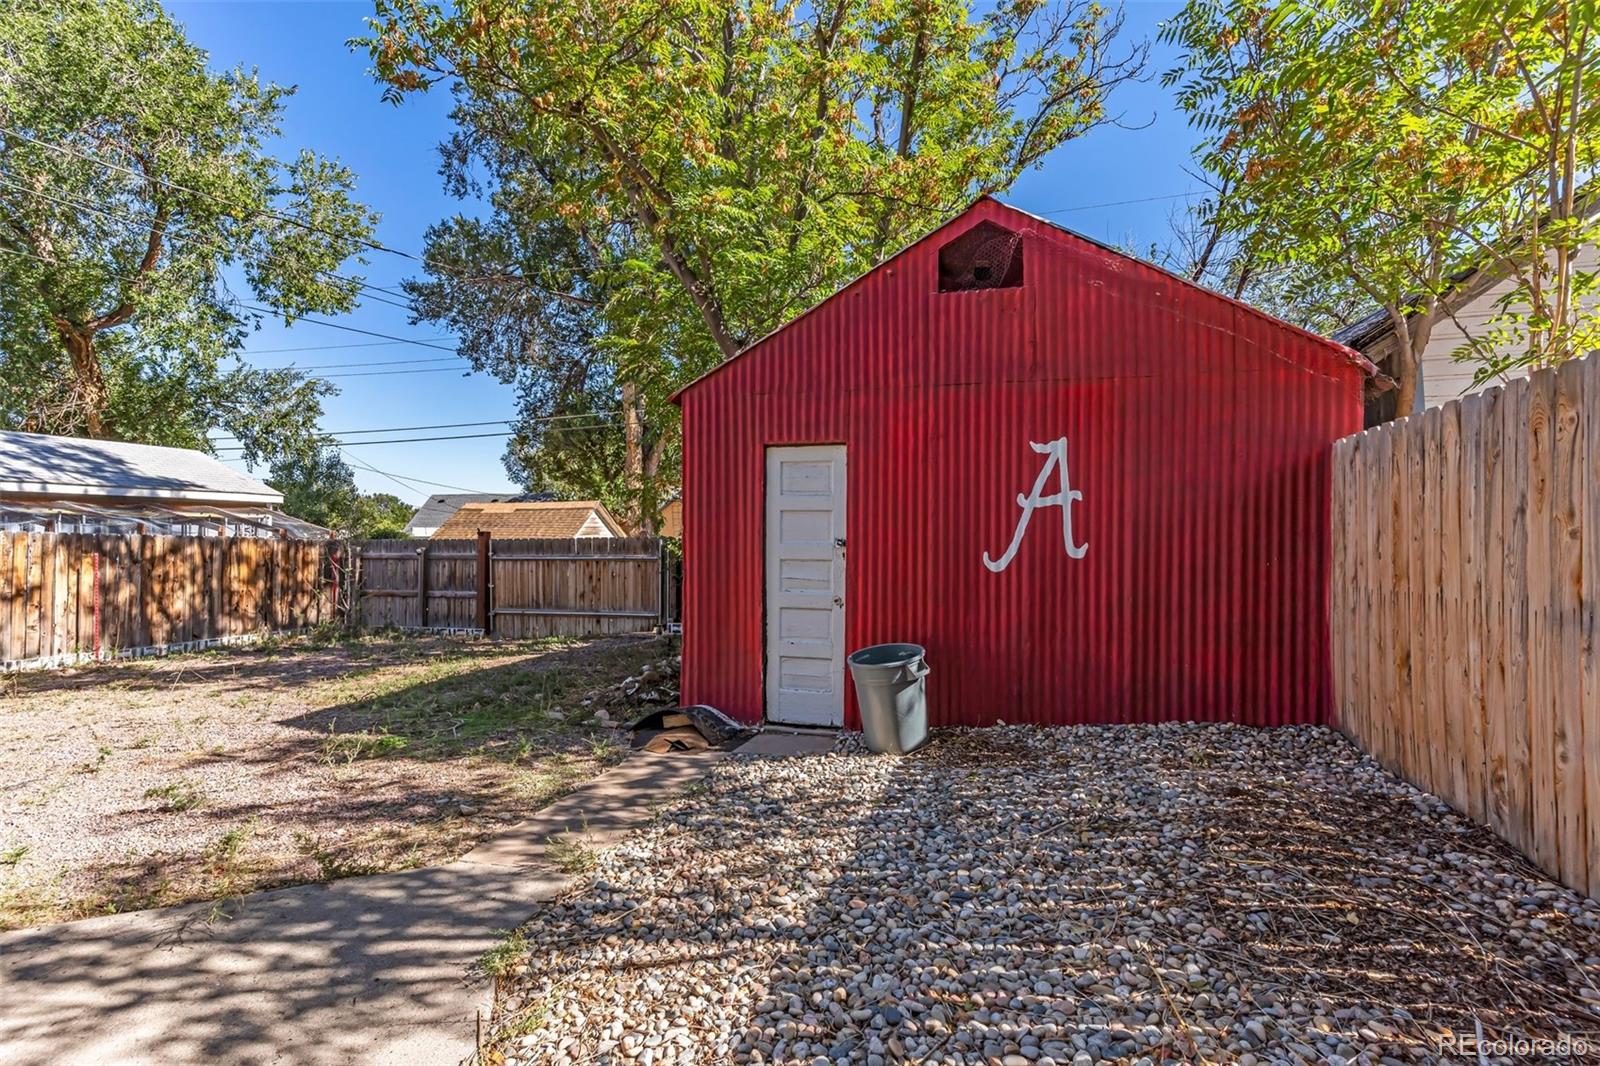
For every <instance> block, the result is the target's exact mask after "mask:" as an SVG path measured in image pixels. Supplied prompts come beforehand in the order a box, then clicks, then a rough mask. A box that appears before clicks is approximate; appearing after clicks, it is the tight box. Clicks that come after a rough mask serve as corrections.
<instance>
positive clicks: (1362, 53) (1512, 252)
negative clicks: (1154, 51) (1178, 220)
mask: <svg viewBox="0 0 1600 1066" xmlns="http://www.w3.org/2000/svg"><path fill="white" fill-rule="evenodd" d="M1594 23H1595V12H1594V5H1593V4H1592V3H1588V2H1583V3H1575V2H1571V0H1513V2H1512V3H1509V4H1504V3H1489V2H1487V0H1468V2H1460V0H1404V2H1401V0H1381V2H1379V3H1376V4H1362V3H1356V2H1354V0H1333V2H1323V0H1315V2H1312V0H1285V2H1280V3H1267V2H1265V0H1227V2H1222V0H1191V2H1190V3H1189V4H1188V5H1187V6H1186V7H1185V8H1184V9H1183V11H1182V13H1181V14H1180V15H1179V17H1178V18H1177V19H1175V20H1174V21H1173V22H1172V23H1170V24H1169V25H1168V26H1167V27H1166V28H1165V29H1164V31H1163V33H1164V36H1165V38H1166V39H1167V40H1169V41H1171V42H1173V43H1175V44H1176V45H1178V46H1179V47H1180V48H1181V49H1182V50H1183V52H1184V55H1183V57H1182V62H1181V65H1180V66H1178V67H1177V68H1176V69H1174V70H1172V71H1170V72H1168V74H1167V75H1166V77H1165V80H1166V81H1167V83H1168V84H1171V85H1176V86H1177V87H1178V102H1179V105H1180V106H1181V107H1182V108H1184V109H1185V110H1186V111H1188V112H1189V115H1190V119H1191V122H1192V123H1193V124H1194V125H1196V126H1197V127H1198V128H1199V129H1200V130H1201V131H1202V133H1203V134H1204V140H1203V142H1202V144H1201V146H1200V148H1199V150H1198V152H1197V155H1198V158H1199V161H1200V162H1201V164H1202V165H1203V166H1204V168H1205V169H1206V170H1207V171H1208V172H1209V173H1210V174H1211V175H1212V176H1213V179H1214V180H1215V182H1216V183H1217V184H1218V185H1219V186H1226V187H1228V188H1229V189H1230V196H1229V197H1228V198H1227V200H1226V201H1225V202H1223V203H1221V204H1220V205H1219V222H1220V225H1221V226H1222V228H1223V230H1224V231H1226V232H1227V233H1229V234H1232V235H1234V236H1235V237H1236V238H1237V239H1238V240H1239V241H1240V242H1241V247H1242V248H1244V249H1245V251H1246V254H1248V255H1249V256H1250V257H1251V258H1252V259H1253V260H1256V261H1259V262H1262V263H1264V264H1273V265H1279V266H1286V267H1291V268H1294V269H1297V270H1301V271H1307V272H1310V273H1311V274H1312V275H1314V276H1318V277H1321V278H1322V279H1323V280H1324V282H1325V284H1326V285H1327V286H1329V288H1330V289H1333V290H1340V291H1341V298H1343V297H1344V296H1345V295H1349V294H1355V295H1360V296H1363V297H1365V298H1367V299H1368V300H1370V301H1371V302H1373V303H1375V304H1377V305H1378V306H1379V307H1381V308H1383V310H1384V311H1385V312H1386V313H1387V315H1388V317H1389V319H1390V321H1391V323H1392V324H1393V326H1394V330H1395V335H1396V338H1397V341H1398V349H1399V351H1398V355H1397V358H1396V362H1395V377H1396V379H1397V382H1398V386H1399V396H1398V405H1399V409H1400V410H1401V411H1403V412H1404V411H1410V410H1411V409H1412V408H1413V406H1414V402H1415V398H1416V390H1417V380H1418V368H1419V366H1420V357H1421V354H1422V352H1423V350H1424V349H1425V348H1426V346H1427V343H1428V337H1429V335H1430V333H1431V331H1432V330H1433V328H1434V326H1435V325H1436V324H1437V323H1438V321H1439V320H1440V319H1441V318H1442V317H1443V316H1444V315H1446V314H1448V313H1449V308H1448V303H1447V302H1446V299H1445V298H1446V296H1447V295H1448V294H1449V292H1450V291H1451V289H1452V287H1453V286H1454V284H1455V283H1456V281H1457V280H1458V279H1459V278H1460V277H1462V276H1463V274H1464V273H1467V272H1470V271H1473V270H1478V269H1488V270H1493V271H1499V272H1504V273H1506V274H1507V275H1509V276H1511V277H1512V278H1514V279H1515V280H1516V283H1517V286H1518V291H1517V292H1516V293H1515V294H1513V298H1512V299H1511V300H1510V301H1508V303H1507V304H1506V305H1505V307H1504V309H1503V317H1502V324H1503V325H1504V324H1508V323H1512V322H1517V321H1520V322H1521V323H1522V324H1523V329H1522V330H1521V334H1522V337H1523V340H1524V342H1525V343H1524V347H1523V348H1522V350H1521V351H1520V352H1518V353H1517V354H1516V355H1515V357H1514V358H1513V359H1512V360H1511V362H1514V363H1532V364H1535V365H1544V364H1548V363H1550V362H1554V361H1557V360H1559V359H1561V358H1564V357H1566V356H1567V355H1570V354H1572V353H1573V352H1574V351H1578V350H1581V349H1582V347H1583V345H1584V344H1585V343H1587V341H1586V340H1585V338H1590V339H1592V337H1593V327H1592V325H1589V324H1586V322H1587V315H1588V312H1586V311H1585V310H1584V307H1583V302H1582V300H1581V299H1579V298H1578V297H1580V296H1581V295H1582V290H1584V289H1585V288H1586V287H1589V286H1592V279H1588V278H1584V277H1580V276H1579V275H1578V273H1577V272H1575V271H1573V270H1572V269H1571V266H1570V264H1571V258H1572V255H1573V253H1574V252H1575V251H1576V249H1577V248H1578V247H1579V246H1580V245H1581V244H1582V243H1584V242H1585V241H1590V240H1592V239H1593V237H1594V227H1593V224H1592V222H1590V221H1588V220H1587V218H1586V216H1584V214H1583V212H1582V211H1581V210H1580V208H1581V206H1582V205H1581V203H1580V202H1579V198H1578V197H1577V196H1576V195H1575V190H1576V185H1577V184H1578V182H1579V181H1581V179H1582V177H1583V175H1584V174H1585V173H1586V172H1588V171H1592V169H1593V167H1594V164H1595V161H1596V158H1597V150H1600V126H1597V125H1596V122H1597V119H1600V111H1597V110H1596V109H1595V106H1594V103H1593V101H1595V100H1596V99H1597V96H1596V94H1595V89H1596V86H1595V85H1594V79H1595V77H1596V74H1595V71H1594V69H1593V68H1594V64H1593V62H1592V59H1593V42H1592V40H1591V37H1592V28H1593V26H1594ZM1541 279H1552V280H1551V281H1550V283H1545V282H1544V281H1542V280H1541ZM1493 347H1494V344H1493V343H1492V342H1489V343H1482V342H1480V343H1479V344H1478V345H1477V346H1476V350H1475V352H1474V353H1473V354H1475V355H1476V357H1478V358H1480V359H1482V358H1489V357H1490V349H1491V348H1493ZM1505 366H1506V361H1505V360H1504V359H1500V360H1498V362H1497V364H1496V365H1495V366H1494V367H1492V368H1488V369H1487V370H1486V372H1489V373H1494V372H1498V371H1499V370H1500V369H1504V368H1505Z"/></svg>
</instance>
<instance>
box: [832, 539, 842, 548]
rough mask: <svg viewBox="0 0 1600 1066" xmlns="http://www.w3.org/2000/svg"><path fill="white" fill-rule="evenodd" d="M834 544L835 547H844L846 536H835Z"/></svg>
mask: <svg viewBox="0 0 1600 1066" xmlns="http://www.w3.org/2000/svg"><path fill="white" fill-rule="evenodd" d="M833 546H834V547H835V548H842V547H844V538H843V537H834V538H833Z"/></svg>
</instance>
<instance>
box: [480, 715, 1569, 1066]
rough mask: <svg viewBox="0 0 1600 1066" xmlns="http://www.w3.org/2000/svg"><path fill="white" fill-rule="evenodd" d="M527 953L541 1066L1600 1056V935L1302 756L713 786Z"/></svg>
mask: <svg viewBox="0 0 1600 1066" xmlns="http://www.w3.org/2000/svg"><path fill="white" fill-rule="evenodd" d="M524 935H525V936H526V937H527V939H528V943H529V948H528V950H527V953H526V957H525V962H523V963H522V964H519V965H517V966H513V967H512V974H513V975H514V976H510V977H507V978H505V979H503V980H502V982H501V995H500V1003H499V1010H498V1011H497V1019H496V1021H497V1029H498V1040H497V1046H498V1050H499V1051H500V1052H502V1053H504V1054H505V1055H506V1056H507V1058H508V1059H509V1060H510V1061H513V1062H518V1063H529V1064H533V1063H538V1064H541V1066H543V1064H547V1063H566V1062H573V1063H576V1062H584V1063H588V1062H600V1063H635V1062H637V1063H652V1064H661V1063H687V1062H695V1063H698V1062H706V1063H710V1062H727V1061H734V1062H741V1063H745V1062H749V1063H772V1062H785V1063H790V1062H793V1063H808V1064H814V1066H824V1064H827V1063H832V1062H865V1063H871V1064H878V1063H899V1062H941V1063H942V1062H952V1063H953V1062H961V1063H993V1064H1001V1066H1021V1064H1026V1063H1029V1062H1033V1063H1046V1064H1048V1063H1060V1064H1065V1063H1079V1064H1082V1063H1094V1062H1123V1063H1141V1064H1142V1063H1157V1062H1196V1061H1204V1062H1237V1063H1240V1064H1242V1066H1250V1064H1252V1063H1268V1062H1273V1063H1276V1062H1300V1061H1305V1062H1326V1063H1334V1064H1342V1063H1352V1062H1361V1063H1377V1062H1430V1061H1472V1062H1477V1061H1480V1060H1479V1058H1478V1055H1477V1053H1476V1052H1475V1051H1471V1050H1468V1049H1467V1048H1466V1047H1464V1046H1463V1045H1461V1044H1454V1045H1452V1044H1449V1043H1446V1042H1445V1041H1448V1040H1456V1039H1458V1038H1465V1037H1468V1036H1472V1035H1475V1034H1476V1032H1477V1031H1478V1027H1480V1026H1481V1030H1482V1033H1483V1035H1484V1037H1485V1039H1487V1040H1493V1039H1495V1038H1518V1039H1549V1040H1558V1039H1560V1038H1561V1036H1562V1034H1568V1036H1569V1037H1578V1038H1587V1039H1588V1040H1589V1042H1590V1049H1591V1050H1590V1052H1589V1055H1588V1056H1587V1057H1588V1058H1591V1059H1592V1058H1593V1057H1594V1056H1595V1055H1596V1054H1600V1039H1597V1037H1600V990H1597V988H1596V984H1595V981H1596V975H1597V974H1600V906H1597V905H1596V904H1595V903H1594V902H1592V901H1587V900H1584V899H1582V898H1581V897H1579V896H1577V895H1576V894H1574V893H1572V892H1570V891H1568V890H1566V889H1563V888H1561V887H1559V886H1557V885H1554V884H1552V883H1549V882H1548V881H1545V880H1544V879H1542V877H1541V875H1540V874H1539V873H1538V872H1537V871H1536V870H1534V869H1533V868H1532V867H1530V866H1529V865H1528V864H1527V863H1526V862H1525V861H1524V860H1522V859H1521V858H1520V857H1519V856H1517V855H1516V853H1514V852H1512V851H1511V850H1510V849H1509V848H1507V847H1506V846H1505V845H1503V844H1501V843H1500V842H1498V841H1497V840H1496V839H1495V838H1494V837H1493V836H1491V835H1490V834H1489V833H1488V832H1487V831H1486V830H1483V829H1480V828H1477V827H1474V826H1472V825H1471V824H1470V823H1468V822H1467V821H1465V820H1464V819H1462V818H1460V817H1459V816H1457V815H1455V814H1454V813H1452V812H1451V811H1450V810H1449V809H1448V808H1446V807H1444V806H1443V805H1442V804H1441V803H1439V802H1438V801H1437V800H1435V799H1434V798H1433V797H1430V796H1427V795H1424V794H1422V793H1419V792H1417V791H1416V790H1415V789H1413V788H1411V787H1410V786H1408V785H1405V784H1404V783H1402V782H1400V781H1398V780H1397V779H1395V778H1394V777H1392V776H1390V775H1389V774H1387V773H1384V772H1383V771H1382V770H1380V769H1379V768H1378V767H1377V766H1376V765H1375V764H1373V763H1372V762H1371V761H1370V760H1369V759H1367V758H1365V757H1363V756H1362V755H1361V754H1360V753H1359V752H1358V751H1357V750H1356V749H1355V748H1353V747H1352V746H1350V745H1349V744H1348V743H1347V742H1346V741H1345V740H1344V739H1343V738H1342V737H1340V736H1339V735H1338V734H1336V733H1332V732H1329V731H1326V730H1319V729H1308V728H1289V729H1278V730H1254V729H1247V728H1239V727H1230V726H1216V725H1207V726H1150V727H1144V726H1131V727H1084V728H1078V729H1053V730H1052V729H1046V730H1035V729H1027V728H1019V727H1001V728H996V729H989V730H975V731H961V732H955V733H950V734H946V735H942V736H940V737H938V738H937V739H936V740H935V741H934V743H932V744H931V745H929V747H927V748H926V749H924V750H923V751H922V752H920V753H918V754H917V755H915V756H912V757H910V758H907V759H900V760H896V759H891V758H880V757H870V756H864V755H855V754H830V755H824V756H811V757H805V758H796V759H789V760H783V761H734V762H730V763H727V764H725V765H723V766H721V767H719V768H718V769H717V770H716V771H715V773H714V775H713V776H712V778H711V780H710V783H709V786H708V787H707V788H706V789H705V790H704V791H701V792H699V793H697V794H696V795H694V796H692V797H690V798H688V799H686V800H685V801H683V802H681V803H680V804H678V805H676V806H674V807H673V808H671V809H669V810H667V811H666V812H664V814H663V815H662V816H661V817H660V818H659V819H658V820H657V821H656V823H655V824H654V825H652V826H651V827H650V828H649V829H648V830H646V831H643V832H641V833H640V834H638V835H637V836H636V837H634V838H632V839H631V840H630V841H628V842H627V843H625V844H623V845H621V846H618V847H616V848H614V849H612V850H611V851H609V852H607V853H604V854H602V855H600V856H598V861H597V862H596V863H595V864H594V865H593V868H592V870H591V872H590V873H589V874H588V875H587V876H586V878H585V880H584V882H583V884H582V886H581V887H580V888H579V889H577V890H575V891H574V892H573V893H572V894H570V895H569V896H568V897H566V898H565V899H564V900H563V901H561V902H559V903H557V904H552V905H551V906H550V907H549V908H548V909H547V910H546V911H545V912H543V913H541V914H540V915H539V916H537V917H536V918H535V919H534V921H533V922H531V923H530V924H529V925H528V926H527V927H526V929H525V930H524ZM1541 1049H1542V1050H1541ZM1486 1050H1487V1054H1486V1056H1485V1059H1484V1060H1482V1061H1490V1062H1504V1061H1512V1060H1511V1059H1510V1058H1509V1057H1508V1056H1507V1055H1506V1054H1503V1053H1500V1052H1501V1051H1502V1049H1500V1048H1497V1047H1495V1046H1494V1045H1486ZM1503 1050H1504V1051H1510V1050H1513V1049H1512V1048H1510V1047H1507V1048H1505V1049H1503ZM1523 1050H1525V1051H1526V1052H1527V1053H1526V1054H1524V1055H1522V1056H1520V1061H1550V1060H1553V1059H1558V1058H1561V1056H1560V1054H1559V1053H1558V1052H1559V1047H1546V1046H1544V1045H1531V1046H1527V1047H1525V1048H1524V1049H1523ZM1581 1057H1585V1056H1573V1058H1574V1059H1577V1058H1581ZM1569 1061H1570V1060H1569Z"/></svg>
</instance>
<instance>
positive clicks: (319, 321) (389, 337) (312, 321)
mask: <svg viewBox="0 0 1600 1066" xmlns="http://www.w3.org/2000/svg"><path fill="white" fill-rule="evenodd" d="M0 253H4V254H8V255H20V256H26V257H27V258H29V259H35V260H38V261H39V262H41V263H44V264H45V265H46V266H53V267H59V266H60V265H61V264H59V263H56V262H53V261H51V260H49V259H46V258H45V257H44V256H42V255H35V254H34V253H33V252H25V251H23V250H22V249H20V248H0ZM111 276H112V277H114V278H116V279H118V280H119V281H126V282H129V283H130V284H132V283H134V282H135V281H136V280H137V279H134V278H129V277H126V276H124V275H122V274H116V273H112V274H111ZM239 306H240V307H243V308H245V309H246V310H248V311H259V312H261V313H262V314H265V315H274V316H276V315H277V314H278V312H277V311H274V310H272V309H271V308H269V307H260V306H258V305H256V304H247V303H244V302H243V301H240V302H239ZM294 321H295V322H304V323H306V324H308V325H312V326H326V327H328V328H329V329H342V330H344V331H345V332H346V333H359V334H361V335H362V336H365V337H381V338H382V339H384V340H386V341H394V342H396V343H399V344H414V345H417V346H418V347H421V348H434V349H437V350H438V351H441V352H450V353H451V354H455V349H454V348H447V347H445V346H444V345H442V344H430V343H428V342H427V341H419V340H414V339H412V338H410V337H396V336H395V335H394V334H393V333H379V332H378V331H377V330H371V329H359V328H357V327H355V326H346V325H343V324H341V323H339V322H329V321H328V320H327V319H323V318H311V317H309V316H305V315H302V316H300V317H299V318H296V319H294ZM278 369H289V368H287V367H280V368H278Z"/></svg>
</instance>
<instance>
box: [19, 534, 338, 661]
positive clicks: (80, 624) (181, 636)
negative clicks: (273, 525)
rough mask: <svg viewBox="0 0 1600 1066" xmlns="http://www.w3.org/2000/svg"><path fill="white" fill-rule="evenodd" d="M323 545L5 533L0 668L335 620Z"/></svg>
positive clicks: (185, 646) (195, 643)
mask: <svg viewBox="0 0 1600 1066" xmlns="http://www.w3.org/2000/svg"><path fill="white" fill-rule="evenodd" d="M327 552H328V545H327V544H326V543H325V542H321V541H305V540H266V539H258V538H253V537H167V536H145V535H138V534H132V535H120V536H119V535H107V536H95V535H92V534H53V533H0V669H22V668H29V667H49V666H60V665H66V664H68V663H73V662H86V661H91V660H95V659H111V658H118V657H122V656H132V655H147V654H154V653H160V652H164V651H175V650H190V649H195V648H203V647H210V646H212V645H216V644H224V643H229V642H232V641H237V640H241V639H246V638H249V637H252V636H255V635H258V634H260V633H263V632H267V631H272V630H290V629H299V628H303V627H305V626H309V625H314V624H316V623H318V622H321V621H324V620H326V619H329V618H331V617H332V613H333V603H334V599H335V593H334V591H333V586H332V582H333V571H332V569H331V568H330V567H329V566H328V565H327Z"/></svg>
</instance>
